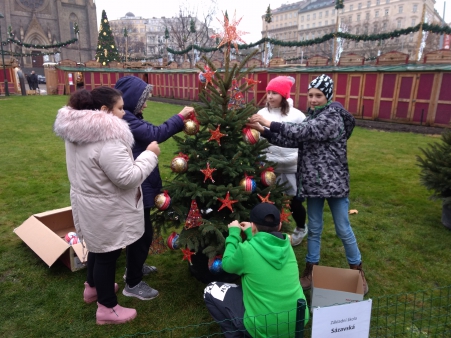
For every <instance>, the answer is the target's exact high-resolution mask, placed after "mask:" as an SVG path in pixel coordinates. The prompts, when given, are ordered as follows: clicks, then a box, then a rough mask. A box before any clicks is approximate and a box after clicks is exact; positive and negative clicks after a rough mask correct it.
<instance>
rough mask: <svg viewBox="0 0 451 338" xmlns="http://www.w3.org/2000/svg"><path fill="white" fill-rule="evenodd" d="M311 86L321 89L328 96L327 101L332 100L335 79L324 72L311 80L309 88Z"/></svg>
mask: <svg viewBox="0 0 451 338" xmlns="http://www.w3.org/2000/svg"><path fill="white" fill-rule="evenodd" d="M311 88H316V89H319V90H321V91H322V92H323V94H324V96H326V99H327V101H330V100H331V99H332V96H333V93H334V81H333V80H332V79H331V78H330V77H329V76H327V75H326V74H323V75H321V76H318V77H317V78H316V79H314V80H313V81H312V82H310V84H309V86H308V89H311Z"/></svg>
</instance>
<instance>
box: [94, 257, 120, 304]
mask: <svg viewBox="0 0 451 338" xmlns="http://www.w3.org/2000/svg"><path fill="white" fill-rule="evenodd" d="M120 255H121V249H118V250H115V251H111V252H104V253H94V252H89V253H88V276H87V278H86V281H87V282H88V284H89V286H91V287H95V288H96V290H97V302H99V303H100V304H102V305H103V306H106V307H108V308H112V307H115V306H116V305H117V297H116V292H114V280H115V277H116V261H117V259H118V258H119V256H120Z"/></svg>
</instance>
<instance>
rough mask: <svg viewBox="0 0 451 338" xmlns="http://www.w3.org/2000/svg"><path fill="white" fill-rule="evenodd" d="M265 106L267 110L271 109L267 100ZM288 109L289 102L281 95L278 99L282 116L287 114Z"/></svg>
mask: <svg viewBox="0 0 451 338" xmlns="http://www.w3.org/2000/svg"><path fill="white" fill-rule="evenodd" d="M279 95H280V94H279ZM266 108H267V109H268V111H270V110H271V107H270V106H269V103H268V102H266ZM289 111H290V104H289V103H288V101H287V99H286V98H284V97H283V96H282V101H280V112H281V113H282V116H287V115H288V113H289Z"/></svg>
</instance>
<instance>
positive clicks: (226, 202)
mask: <svg viewBox="0 0 451 338" xmlns="http://www.w3.org/2000/svg"><path fill="white" fill-rule="evenodd" d="M238 23H239V21H238V22H237V21H235V19H234V20H233V21H232V22H231V23H230V22H229V20H228V18H227V16H226V15H225V16H224V32H223V33H221V34H220V35H219V38H220V39H222V41H221V43H220V45H224V46H225V49H226V50H225V67H224V69H223V71H222V72H220V71H219V70H217V69H216V68H215V67H214V65H213V64H212V63H211V62H210V60H208V59H206V58H204V60H205V61H206V63H207V64H208V66H205V67H204V68H200V70H201V72H200V74H199V79H200V81H201V82H203V83H205V89H203V90H202V92H201V93H200V95H199V96H200V99H201V100H202V102H203V103H204V105H203V106H200V105H197V106H195V111H196V112H195V116H192V118H191V119H189V120H187V121H185V133H186V134H187V135H185V137H178V136H176V137H174V138H175V140H176V141H177V144H178V150H177V155H176V156H175V157H174V159H173V161H172V164H171V169H172V170H173V171H174V172H176V173H177V176H176V177H175V178H174V179H173V180H172V181H171V182H169V183H167V184H165V188H164V189H165V190H167V192H168V194H169V196H170V199H171V203H170V206H169V207H168V208H166V209H165V210H160V211H157V212H156V213H154V214H153V217H154V224H155V225H156V226H157V227H158V226H162V225H163V224H165V225H167V226H174V225H175V226H176V227H177V226H179V227H180V226H181V225H185V226H184V228H183V229H182V231H181V233H180V235H179V238H178V248H180V249H184V250H185V251H186V249H189V250H190V251H192V252H194V253H195V254H194V255H193V256H192V257H191V260H192V264H195V263H196V261H197V262H198V264H203V265H205V266H201V267H195V270H196V271H203V272H205V271H207V272H208V271H209V270H208V269H209V267H214V271H215V273H217V271H218V262H219V258H218V257H221V255H222V254H223V252H224V249H225V237H227V235H228V224H229V223H230V222H232V221H233V220H238V221H248V220H249V213H250V210H251V209H252V208H253V207H254V206H255V205H257V204H258V203H261V202H267V203H273V204H275V205H276V206H277V208H278V209H279V210H280V211H281V212H282V211H283V213H284V216H285V217H284V220H285V221H286V220H287V216H288V212H287V210H284V208H285V207H286V205H287V204H288V199H287V196H286V195H284V191H285V187H284V186H280V185H278V184H276V177H275V174H274V172H273V171H272V168H271V167H273V166H274V165H275V164H274V163H268V162H267V161H266V156H265V149H266V148H267V147H268V142H267V141H266V140H265V139H259V133H258V132H257V131H255V130H252V129H249V128H246V123H247V121H248V118H249V117H250V116H251V115H253V114H254V113H255V112H256V110H257V107H256V106H255V105H254V102H245V95H244V94H245V92H246V91H247V90H248V89H250V88H253V86H254V85H255V84H257V83H258V81H255V80H254V79H253V77H251V76H249V70H250V69H248V70H247V71H243V67H244V66H245V64H246V62H247V61H248V60H249V58H251V57H252V56H253V55H254V54H255V53H254V54H250V55H249V56H247V57H246V58H245V59H244V60H243V61H242V62H241V63H240V64H239V65H234V66H233V67H230V49H231V45H232V44H234V45H235V48H236V50H238V48H237V47H236V41H237V40H240V41H241V39H240V36H239V34H240V33H241V32H239V31H237V29H236V26H237V24H238ZM187 224H188V226H187ZM287 224H288V223H287ZM199 256H203V257H204V259H201V258H200V257H199ZM207 264H208V267H207ZM211 269H212V268H210V272H211V271H212V270H211ZM196 277H198V278H199V276H196ZM216 277H217V276H216ZM216 277H215V279H216V280H218V278H216ZM199 279H201V280H202V281H205V282H208V281H209V280H210V279H208V278H204V277H202V276H201V277H200V278H199Z"/></svg>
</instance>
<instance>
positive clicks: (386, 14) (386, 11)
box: [384, 8, 388, 16]
mask: <svg viewBox="0 0 451 338" xmlns="http://www.w3.org/2000/svg"><path fill="white" fill-rule="evenodd" d="M384 12H385V16H388V8H387V9H386V10H385V11H384Z"/></svg>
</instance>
